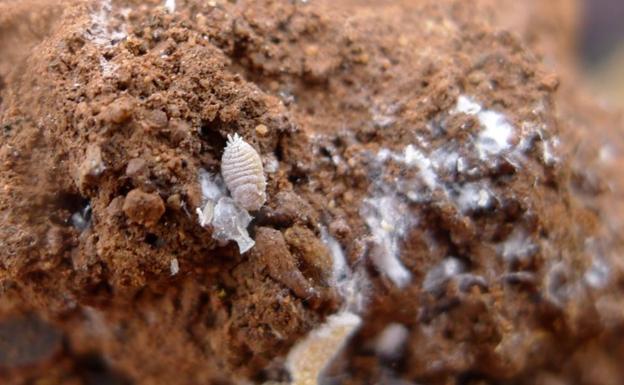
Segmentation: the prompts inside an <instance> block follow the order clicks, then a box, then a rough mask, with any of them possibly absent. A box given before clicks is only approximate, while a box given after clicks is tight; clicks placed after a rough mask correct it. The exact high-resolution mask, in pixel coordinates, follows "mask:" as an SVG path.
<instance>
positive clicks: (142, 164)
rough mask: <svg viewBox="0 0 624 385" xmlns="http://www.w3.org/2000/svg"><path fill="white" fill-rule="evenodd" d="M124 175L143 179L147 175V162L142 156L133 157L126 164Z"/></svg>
mask: <svg viewBox="0 0 624 385" xmlns="http://www.w3.org/2000/svg"><path fill="white" fill-rule="evenodd" d="M126 175H127V176H128V177H130V178H132V179H143V178H145V177H146V176H147V162H146V161H145V159H142V158H134V159H131V160H130V161H129V162H128V165H127V166H126Z"/></svg>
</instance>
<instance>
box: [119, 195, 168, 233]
mask: <svg viewBox="0 0 624 385" xmlns="http://www.w3.org/2000/svg"><path fill="white" fill-rule="evenodd" d="M123 212H124V213H125V214H126V216H127V217H128V219H130V221H132V222H136V223H139V224H142V225H145V226H148V227H150V226H154V225H155V224H156V223H158V220H160V217H162V215H163V214H164V213H165V204H164V202H163V200H162V199H161V198H160V196H159V195H158V194H156V193H145V192H143V191H141V190H140V189H134V190H132V191H130V192H129V193H128V195H126V199H125V200H124V204H123Z"/></svg>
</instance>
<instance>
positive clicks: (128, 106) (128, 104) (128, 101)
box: [100, 96, 134, 124]
mask: <svg viewBox="0 0 624 385" xmlns="http://www.w3.org/2000/svg"><path fill="white" fill-rule="evenodd" d="M133 112H134V100H133V99H132V98H130V97H127V96H123V97H121V98H119V99H117V100H115V101H114V102H112V103H111V104H109V105H108V106H106V108H105V109H104V110H103V111H102V112H101V114H100V116H101V118H102V120H103V121H104V122H107V123H114V124H121V123H124V122H126V121H128V120H129V119H130V117H132V113H133Z"/></svg>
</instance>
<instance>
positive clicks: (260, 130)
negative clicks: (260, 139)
mask: <svg viewBox="0 0 624 385" xmlns="http://www.w3.org/2000/svg"><path fill="white" fill-rule="evenodd" d="M256 133H257V134H258V135H260V136H267V134H268V133H269V128H268V127H267V126H265V125H264V124H258V125H257V126H256Z"/></svg>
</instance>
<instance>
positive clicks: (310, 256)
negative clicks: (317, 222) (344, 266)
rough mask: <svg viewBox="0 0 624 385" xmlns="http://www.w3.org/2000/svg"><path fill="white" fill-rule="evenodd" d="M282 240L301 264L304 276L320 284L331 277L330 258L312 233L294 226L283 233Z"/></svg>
mask: <svg viewBox="0 0 624 385" xmlns="http://www.w3.org/2000/svg"><path fill="white" fill-rule="evenodd" d="M284 238H285V239H286V243H288V245H289V246H290V247H291V250H292V251H293V252H294V254H295V255H296V256H297V257H298V259H299V261H300V262H301V268H302V270H303V272H304V274H305V275H307V276H309V277H311V278H313V279H314V280H316V281H320V282H323V281H325V280H326V279H327V278H328V277H329V276H330V275H331V271H332V259H331V256H330V255H329V251H328V250H327V248H326V247H325V245H324V244H323V243H322V242H321V241H320V240H319V239H318V238H317V237H316V235H315V234H314V232H312V231H311V230H309V229H307V228H305V227H303V226H298V225H296V226H293V227H291V228H289V229H288V230H286V231H285V232H284Z"/></svg>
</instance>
